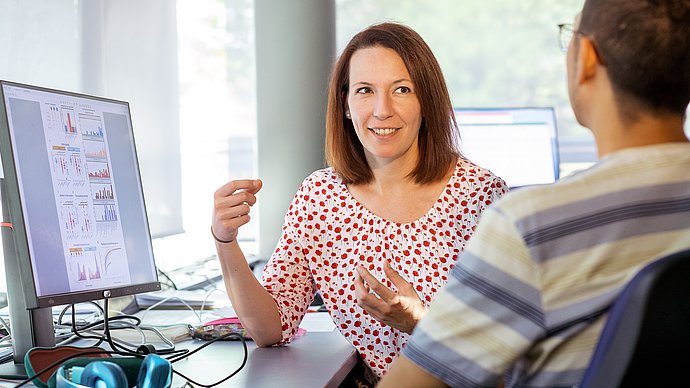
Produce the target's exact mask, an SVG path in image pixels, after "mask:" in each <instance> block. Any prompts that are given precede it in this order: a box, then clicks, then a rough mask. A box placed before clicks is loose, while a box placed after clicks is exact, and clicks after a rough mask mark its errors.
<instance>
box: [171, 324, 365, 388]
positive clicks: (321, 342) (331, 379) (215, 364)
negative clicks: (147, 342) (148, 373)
mask: <svg viewBox="0 0 690 388" xmlns="http://www.w3.org/2000/svg"><path fill="white" fill-rule="evenodd" d="M203 343H204V342H201V341H183V342H179V343H177V344H176V345H177V346H178V347H180V348H188V349H193V348H195V347H197V346H200V345H201V344H203ZM247 348H248V349H249V354H248V356H247V364H246V365H245V366H244V368H243V369H242V370H241V371H240V372H239V373H238V374H236V375H235V376H233V377H232V378H230V379H229V380H228V381H226V382H224V383H223V384H221V385H218V387H276V386H280V387H286V388H289V387H337V386H338V385H339V384H340V382H342V380H343V379H344V378H345V376H347V374H348V373H349V372H350V370H351V369H352V367H353V366H354V365H355V363H356V362H357V352H356V351H355V349H354V347H352V345H350V343H349V342H347V341H346V340H345V338H343V336H342V335H341V334H340V332H338V331H337V330H334V331H333V332H330V333H317V332H314V333H307V334H306V335H303V336H301V337H298V338H296V339H295V340H294V341H293V342H292V343H291V344H289V345H287V346H281V347H270V348H257V347H256V345H255V344H254V343H253V342H251V341H248V342H247ZM243 356H244V351H243V349H242V344H241V343H240V342H237V341H218V342H215V343H213V344H211V345H209V346H208V347H206V348H204V349H202V350H201V351H199V352H198V353H195V354H193V355H192V356H190V357H189V358H188V359H185V360H181V361H178V362H176V363H175V364H174V365H173V368H174V369H175V370H177V371H179V372H181V373H183V374H184V375H186V376H188V377H189V378H191V379H194V380H196V381H197V382H199V383H202V384H211V383H215V382H216V381H218V380H220V379H222V378H224V377H226V376H227V375H228V374H230V373H232V371H234V370H235V369H237V368H238V367H239V366H240V365H241V363H242V357H243ZM184 383H185V382H184V379H182V378H181V377H179V376H177V375H174V380H173V387H181V386H183V385H184Z"/></svg>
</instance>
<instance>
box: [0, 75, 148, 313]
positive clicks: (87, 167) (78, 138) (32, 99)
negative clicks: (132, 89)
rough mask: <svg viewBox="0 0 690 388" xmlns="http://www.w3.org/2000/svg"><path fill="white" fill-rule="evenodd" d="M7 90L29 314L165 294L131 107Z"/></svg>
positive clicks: (11, 171) (3, 124)
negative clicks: (110, 299)
mask: <svg viewBox="0 0 690 388" xmlns="http://www.w3.org/2000/svg"><path fill="white" fill-rule="evenodd" d="M0 84H1V85H2V104H1V107H0V109H1V110H2V111H1V112H0V153H1V154H2V167H3V172H4V180H5V189H6V190H7V195H6V196H5V197H6V198H7V201H8V203H7V204H6V205H7V207H6V208H7V209H8V210H9V213H10V214H9V216H10V219H9V220H8V219H7V217H5V221H6V222H7V221H9V222H11V224H12V231H13V239H14V245H15V250H16V256H17V259H16V260H17V263H18V266H19V270H20V275H21V282H22V289H23V290H24V293H25V295H24V298H25V302H26V307H27V308H29V309H33V308H42V307H49V306H53V305H61V304H71V303H78V302H84V301H89V300H98V299H103V298H104V297H115V296H122V295H129V294H134V293H139V292H148V291H154V290H159V289H160V283H158V276H157V272H156V265H155V262H154V257H153V248H152V245H151V237H150V231H149V226H148V222H147V216H146V207H145V204H144V197H143V191H142V185H141V179H140V175H139V167H138V163H137V155H136V148H135V144H134V134H133V131H132V124H131V123H132V121H131V117H130V110H129V104H128V103H127V102H124V101H116V100H111V99H106V98H100V97H94V96H87V95H83V94H75V93H70V92H64V91H57V90H50V89H46V88H40V87H35V86H30V85H22V84H17V83H12V82H6V81H0ZM13 297H15V298H16V296H13V295H10V296H9V298H10V299H11V298H13ZM10 302H11V300H10Z"/></svg>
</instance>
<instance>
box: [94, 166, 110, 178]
mask: <svg viewBox="0 0 690 388" xmlns="http://www.w3.org/2000/svg"><path fill="white" fill-rule="evenodd" d="M89 178H95V179H110V168H109V167H108V163H89Z"/></svg>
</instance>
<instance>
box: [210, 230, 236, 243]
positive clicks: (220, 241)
mask: <svg viewBox="0 0 690 388" xmlns="http://www.w3.org/2000/svg"><path fill="white" fill-rule="evenodd" d="M211 236H213V239H214V240H216V241H218V242H219V243H221V244H230V243H231V242H233V241H235V240H234V239H233V240H227V241H226V240H221V239H219V238H218V236H216V234H215V233H213V225H211Z"/></svg>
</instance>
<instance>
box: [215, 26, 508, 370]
mask: <svg viewBox="0 0 690 388" xmlns="http://www.w3.org/2000/svg"><path fill="white" fill-rule="evenodd" d="M456 129H457V126H456V124H455V120H454V116H453V111H452V105H451V102H450V97H449V95H448V91H447V88H446V85H445V81H444V79H443V75H442V73H441V70H440V66H439V65H438V62H437V61H436V59H435V57H434V55H433V53H432V52H431V50H430V49H429V47H428V46H427V44H426V43H425V42H424V40H423V39H422V38H421V37H420V36H419V35H418V34H417V33H416V32H414V31H413V30H411V29H410V28H408V27H405V26H403V25H400V24H395V23H383V24H379V25H374V26H371V27H369V28H367V29H365V30H363V31H362V32H360V33H358V34H357V35H355V36H354V37H353V39H352V40H351V41H350V42H349V43H348V45H347V47H346V48H345V50H344V51H343V53H342V55H341V56H340V58H339V59H338V62H337V63H336V65H335V68H334V70H333V73H332V76H331V81H330V85H329V97H328V110H327V118H326V160H327V162H328V165H329V166H330V167H329V168H327V169H323V170H319V171H316V172H314V173H312V174H311V175H310V176H309V177H307V178H306V179H305V180H304V182H303V183H302V185H301V187H300V189H299V191H298V192H297V194H296V195H295V197H294V199H293V201H292V204H291V205H290V207H289V209H288V211H287V214H286V216H285V223H284V226H283V233H282V236H281V238H280V241H279V242H278V246H277V247H276V250H275V251H274V253H273V255H272V256H271V259H270V261H269V263H268V264H267V266H266V268H265V270H264V274H263V277H262V280H261V282H258V281H257V280H256V279H255V278H254V276H253V275H252V273H251V271H250V270H249V268H248V266H247V264H246V262H245V260H244V256H243V254H242V252H241V250H240V248H239V246H238V244H237V243H236V242H235V241H234V239H235V236H236V235H237V228H238V227H239V226H241V225H243V224H245V223H246V222H247V221H248V219H249V218H248V213H249V209H250V207H251V206H252V205H253V204H254V203H255V202H256V197H255V194H256V193H257V192H258V191H259V190H260V188H261V181H259V180H244V181H233V182H230V183H228V184H226V185H225V186H223V187H221V188H220V189H219V190H218V191H217V192H216V194H215V208H214V214H213V225H212V232H213V233H214V236H215V238H216V240H217V250H218V256H219V258H220V261H221V266H222V268H223V274H224V277H225V285H226V288H227V290H228V294H229V295H230V298H231V300H232V304H233V307H234V309H235V311H236V312H237V314H238V316H239V317H240V319H241V321H242V323H243V325H244V326H245V328H246V329H247V330H248V332H249V333H250V334H251V335H252V337H253V338H254V340H255V341H256V343H257V344H258V345H259V346H267V345H273V344H279V343H287V342H289V341H290V340H291V338H292V337H293V336H294V335H295V333H296V331H297V327H298V325H299V323H300V322H301V320H302V317H303V316H304V314H305V312H306V311H307V307H308V306H309V304H310V302H311V301H312V299H313V297H314V295H315V293H316V292H317V290H318V291H320V293H321V295H322V298H323V300H324V304H325V306H326V308H327V310H328V312H329V314H330V315H331V317H332V318H333V320H334V322H335V323H336V326H337V327H338V329H339V330H340V331H341V332H342V334H343V335H344V336H345V337H346V338H347V339H348V340H349V341H350V342H351V343H352V344H353V345H354V346H355V347H356V348H357V349H358V351H359V352H360V355H361V356H362V359H363V361H364V365H366V366H367V367H368V368H370V369H371V371H373V372H374V373H375V374H376V375H377V376H381V375H383V374H384V373H385V371H386V370H387V368H388V366H389V364H390V363H391V362H392V361H393V360H394V359H395V358H396V356H397V355H398V353H399V352H400V350H401V349H402V347H403V345H404V344H405V342H406V341H407V339H408V335H409V333H411V331H412V329H413V328H414V326H415V324H416V322H417V321H418V320H419V319H420V318H421V317H422V316H423V315H424V313H425V311H426V307H427V305H428V304H429V303H430V302H431V300H432V298H433V297H434V295H435V294H436V293H437V292H438V291H439V289H440V288H441V287H442V286H443V285H444V284H445V282H446V281H447V274H448V271H449V270H450V269H451V268H452V266H453V263H454V262H455V260H456V258H457V257H458V255H459V254H460V252H461V251H462V249H463V248H464V246H465V243H466V241H467V240H468V239H469V238H470V236H471V234H472V231H473V230H474V228H475V225H476V223H477V220H478V218H479V215H480V214H481V212H482V211H483V210H484V209H485V208H486V207H488V206H489V205H490V204H491V203H492V202H493V201H494V200H496V199H497V198H498V197H499V196H500V195H502V194H503V193H505V192H506V185H505V183H504V182H503V180H501V179H500V178H498V177H496V176H495V175H493V174H492V173H491V172H490V171H488V170H486V169H483V168H481V167H479V166H476V165H474V164H473V163H471V162H470V161H468V160H466V159H464V158H463V157H462V156H461V155H460V153H459V151H458V150H457V146H456V138H457V136H456Z"/></svg>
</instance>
